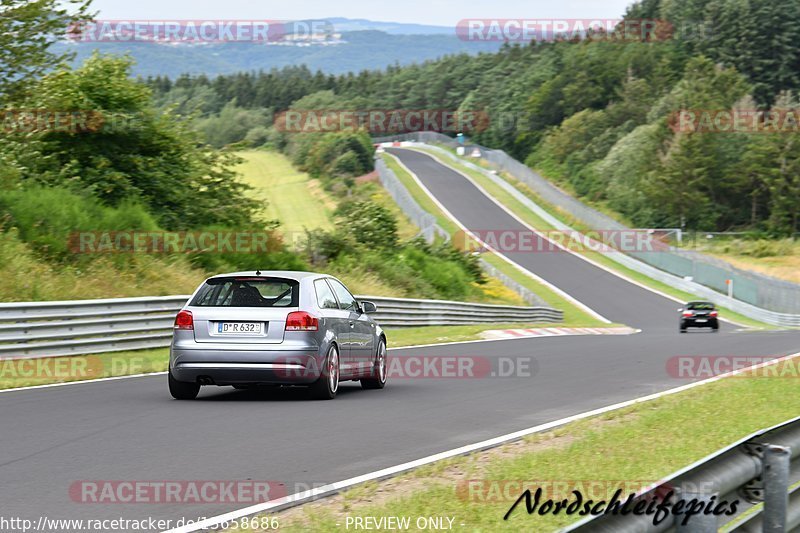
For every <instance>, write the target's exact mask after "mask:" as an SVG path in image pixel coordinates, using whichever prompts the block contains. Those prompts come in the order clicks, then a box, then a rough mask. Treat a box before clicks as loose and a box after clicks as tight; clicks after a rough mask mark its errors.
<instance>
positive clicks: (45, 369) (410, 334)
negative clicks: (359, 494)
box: [0, 323, 562, 390]
mask: <svg viewBox="0 0 800 533" xmlns="http://www.w3.org/2000/svg"><path fill="white" fill-rule="evenodd" d="M557 325H558V326H562V324H560V323H559V324H557ZM552 326H554V324H553V323H541V324H535V323H524V324H523V323H508V324H468V325H463V326H423V327H416V328H388V329H386V336H387V338H388V339H389V348H390V349H392V348H402V347H404V346H416V345H420V344H438V343H448V342H464V341H475V340H480V339H481V333H483V332H484V331H489V330H493V329H515V328H533V327H552ZM168 361H169V348H156V349H152V350H137V351H130V352H111V353H103V354H94V355H73V356H64V357H44V358H38V359H16V360H15V359H0V390H1V389H14V388H20V387H32V386H36V385H50V384H54V383H67V382H70V381H85V380H92V379H100V378H108V377H119V376H130V375H136V374H148V373H151V372H164V371H165V370H167V364H168Z"/></svg>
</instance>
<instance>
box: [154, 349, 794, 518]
mask: <svg viewBox="0 0 800 533" xmlns="http://www.w3.org/2000/svg"><path fill="white" fill-rule="evenodd" d="M798 356H800V353H795V354H791V355H786V356H783V357H779V358H777V359H773V360H771V361H766V362H764V363H759V364H757V365H753V366H750V367H747V368H743V369H739V370H734V371H731V372H726V373H725V374H720V375H719V376H714V377H711V378H708V379H704V380H702V381H695V382H694V383H688V384H686V385H682V386H680V387H676V388H674V389H668V390H665V391H662V392H657V393H654V394H649V395H647V396H642V397H640V398H635V399H633V400H627V401H624V402H620V403H615V404H613V405H609V406H606V407H600V408H598V409H593V410H591V411H586V412H584V413H580V414H577V415H572V416H568V417H566V418H561V419H559V420H554V421H552V422H546V423H544V424H540V425H538V426H534V427H531V428H528V429H523V430H520V431H515V432H514V433H508V434H506V435H501V436H499V437H495V438H492V439H488V440H484V441H480V442H477V443H474V444H468V445H466V446H461V447H460V448H454V449H452V450H447V451H444V452H440V453H437V454H434V455H429V456H427V457H423V458H421V459H416V460H413V461H409V462H407V463H402V464H399V465H396V466H391V467H389V468H384V469H382V470H376V471H374V472H369V473H367V474H362V475H360V476H356V477H352V478H349V479H345V480H343V481H336V482H334V483H330V484H328V485H324V486H322V487H318V488H316V489H312V490H307V491H303V492H298V493H296V494H291V495H289V496H285V497H283V498H279V499H277V500H273V501H269V502H264V503H259V504H256V505H251V506H249V507H245V508H243V509H239V510H236V511H231V512H229V513H225V514H221V515H217V516H212V517H210V518H206V519H205V520H201V521H199V522H195V523H194V524H190V525H186V526H182V527H178V528H174V529H170V530H168V531H167V532H166V533H190V532H194V531H200V530H201V529H207V528H210V527H212V526H215V525H218V524H219V523H221V522H226V521H227V522H229V521H232V520H236V519H238V518H241V517H243V516H248V515H252V514H256V513H262V512H265V511H269V510H272V509H275V508H277V507H287V506H294V505H299V504H301V503H306V500H308V501H313V500H316V499H320V498H322V497H325V496H330V495H332V494H335V493H337V492H340V491H341V490H342V489H346V488H348V487H352V486H354V485H358V484H360V483H364V482H366V481H374V480H377V479H382V478H387V477H391V476H395V475H397V474H400V473H402V472H405V471H408V470H412V469H414V468H418V467H420V466H424V465H426V464H430V463H433V462H436V461H441V460H442V459H449V458H451V457H456V456H459V455H465V454H468V453H471V452H475V451H480V450H484V449H488V448H493V447H496V446H499V445H501V444H505V443H507V442H510V441H514V440H519V439H520V438H522V437H526V436H528V435H531V434H533V433H540V432H542V431H546V430H548V429H553V428H555V427H559V426H563V425H564V424H568V423H570V422H577V421H578V420H583V419H586V418H589V417H592V416H596V415H600V414H604V413H608V412H610V411H615V410H618V409H623V408H625V407H630V406H631V405H636V404H638V403H643V402H648V401H651V400H656V399H658V398H663V397H665V396H670V395H672V394H677V393H679V392H683V391H685V390H689V389H693V388H695V387H699V386H702V385H706V384H709V383H713V382H715V381H719V380H721V379H725V378H728V377H731V376H735V375H738V374H742V373H744V372H748V371H752V370H755V369H757V368H762V367H765V366H770V365H774V364H778V363H780V362H782V361H788V360H790V359H794V358H795V357H798ZM290 504H292V505H290Z"/></svg>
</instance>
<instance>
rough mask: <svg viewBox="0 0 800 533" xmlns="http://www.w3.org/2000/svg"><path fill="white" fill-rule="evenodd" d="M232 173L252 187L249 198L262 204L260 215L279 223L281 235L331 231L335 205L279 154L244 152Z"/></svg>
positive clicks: (308, 177)
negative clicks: (309, 231) (307, 230)
mask: <svg viewBox="0 0 800 533" xmlns="http://www.w3.org/2000/svg"><path fill="white" fill-rule="evenodd" d="M236 155H238V156H239V157H241V158H242V159H244V162H243V163H242V164H241V165H239V166H238V167H237V168H236V170H237V171H238V172H239V173H240V174H241V176H242V180H243V181H244V182H245V183H247V184H248V185H250V186H251V187H253V190H252V191H251V195H252V196H253V197H254V198H256V199H257V200H260V201H263V202H264V207H263V208H262V210H261V214H262V215H263V216H264V217H265V218H267V219H269V220H279V221H280V223H281V227H280V229H281V231H282V232H287V233H289V232H292V233H295V232H296V233H302V232H304V230H306V229H309V230H310V229H317V228H319V229H325V230H330V229H333V223H332V222H331V212H332V211H333V209H335V207H336V203H335V202H334V201H333V200H332V199H331V198H330V197H329V196H328V194H327V193H326V192H325V191H324V190H323V189H322V187H321V185H320V184H319V182H318V181H317V180H313V179H311V177H310V176H309V175H308V174H306V173H305V172H300V171H299V170H297V169H296V168H295V167H294V166H292V163H291V161H289V159H288V158H287V157H286V156H284V155H283V154H280V153H277V152H269V151H265V150H246V151H242V152H237V153H236Z"/></svg>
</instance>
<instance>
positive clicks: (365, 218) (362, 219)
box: [334, 200, 398, 250]
mask: <svg viewBox="0 0 800 533" xmlns="http://www.w3.org/2000/svg"><path fill="white" fill-rule="evenodd" d="M334 214H335V216H336V217H337V218H338V219H339V220H340V221H341V222H342V226H341V229H342V231H344V232H346V233H347V234H349V235H352V236H353V238H354V239H355V240H356V242H358V243H359V244H363V245H365V246H367V247H369V248H373V249H378V250H393V249H395V248H397V240H398V237H397V220H396V219H395V217H394V215H393V214H392V213H391V211H389V210H388V209H386V208H385V207H383V206H382V205H379V204H377V203H375V202H373V201H372V200H359V201H350V202H343V203H342V204H341V205H339V207H338V208H337V210H336V212H335V213H334Z"/></svg>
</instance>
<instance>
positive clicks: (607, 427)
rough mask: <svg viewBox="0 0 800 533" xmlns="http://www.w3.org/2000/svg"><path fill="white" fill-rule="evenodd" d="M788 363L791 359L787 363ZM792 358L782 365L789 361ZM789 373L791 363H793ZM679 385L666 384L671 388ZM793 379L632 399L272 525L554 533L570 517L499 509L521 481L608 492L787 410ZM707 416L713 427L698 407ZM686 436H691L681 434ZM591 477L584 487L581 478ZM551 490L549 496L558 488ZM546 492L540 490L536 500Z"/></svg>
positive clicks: (290, 513) (787, 415) (791, 409)
mask: <svg viewBox="0 0 800 533" xmlns="http://www.w3.org/2000/svg"><path fill="white" fill-rule="evenodd" d="M795 361H796V360H795ZM795 361H790V362H789V364H793V366H794V365H796V364H797V363H796V362H795ZM794 369H795V370H794V372H795V373H794V374H792V375H796V370H797V369H796V366H794ZM681 384H682V382H676V386H678V385H681ZM795 392H796V383H795V380H794V379H780V378H775V377H753V376H744V375H742V376H740V377H731V378H726V379H723V380H720V381H716V382H713V383H708V384H705V385H701V386H699V387H696V388H693V389H689V390H686V391H683V392H680V393H676V394H673V395H669V396H665V397H662V398H659V399H656V400H651V401H647V402H644V403H640V404H636V405H633V406H630V407H627V408H624V409H620V410H617V411H613V412H609V413H606V414H604V415H599V416H596V417H593V418H590V419H586V420H581V421H578V422H574V423H571V424H568V425H566V426H563V427H561V428H558V429H556V430H553V431H548V432H546V433H541V434H536V435H532V436H530V437H527V438H525V439H522V440H520V441H516V442H513V443H509V444H506V445H503V446H500V447H498V448H494V449H492V450H488V451H484V452H481V453H476V454H472V455H468V456H464V457H457V458H453V459H449V460H446V461H441V462H437V463H433V464H431V465H427V466H424V467H421V468H419V469H416V470H414V471H412V472H408V473H406V474H403V475H400V476H397V477H395V478H392V479H390V480H387V481H383V482H370V483H367V484H364V485H360V486H358V487H356V488H354V489H353V490H348V491H345V492H343V493H341V494H338V495H335V496H333V497H331V498H326V499H324V500H321V501H318V502H312V503H309V504H306V505H303V506H300V507H296V508H293V509H289V510H286V511H284V512H281V513H277V514H276V515H274V516H276V517H277V519H278V521H279V523H280V527H281V530H282V531H308V530H312V531H346V530H347V528H346V527H345V525H346V523H347V519H348V517H350V518H351V519H352V518H353V517H367V516H370V517H376V518H377V517H388V516H400V517H411V524H412V527H411V528H410V530H412V531H415V530H419V528H415V527H413V526H414V524H415V520H416V519H417V517H429V516H437V517H447V518H452V519H453V524H454V529H459V530H462V531H542V532H547V531H556V530H558V529H559V528H562V527H564V526H565V525H567V524H569V523H571V522H573V521H575V520H577V519H579V517H576V516H565V515H564V513H561V514H559V515H557V516H554V515H545V516H540V515H538V514H533V515H528V514H527V513H526V512H525V509H524V504H522V505H521V506H518V507H517V509H516V510H515V511H514V512H513V513H512V514H511V516H510V518H509V520H507V521H505V520H503V516H504V514H505V513H506V512H507V511H508V509H509V508H510V507H511V505H512V503H513V502H514V500H515V499H516V498H517V497H518V496H519V494H520V492H521V490H520V489H519V488H518V487H519V486H520V485H512V484H511V483H513V482H522V483H526V484H527V485H526V486H527V487H530V488H531V489H532V490H534V491H535V488H536V487H542V488H543V490H547V491H549V492H550V494H553V492H555V491H556V487H561V489H560V490H561V491H563V492H566V493H567V494H566V496H565V497H570V495H569V491H570V490H572V489H573V488H582V489H583V493H584V495H585V497H588V496H591V497H592V498H594V499H595V500H597V499H602V498H606V499H607V498H609V497H610V496H611V495H612V494H613V492H614V491H615V490H617V488H623V487H627V488H629V490H630V489H633V491H635V490H638V489H639V488H642V487H643V486H644V485H648V484H649V483H650V482H653V481H656V480H659V479H661V478H663V477H665V476H667V475H669V474H671V473H672V472H674V471H677V470H678V469H680V468H682V467H684V466H686V465H688V464H691V463H692V462H694V461H697V460H699V459H701V458H703V457H705V456H707V455H709V454H711V453H713V452H715V451H717V450H718V449H720V448H722V447H724V446H727V445H729V444H730V443H732V442H735V441H736V440H739V439H741V438H743V437H745V436H747V435H748V434H750V433H752V432H755V431H758V430H760V429H763V428H765V427H769V426H771V425H775V424H778V423H781V422H783V421H785V420H788V419H791V418H793V417H795V416H796V415H797V410H796V407H795V405H794V403H793V402H791V401H787V400H786V398H787V397H793V395H794V394H795ZM700 409H702V411H703V412H707V413H714V424H713V426H709V425H708V421H707V419H706V418H707V417H703V416H697V415H698V412H699V410H700ZM687 435H691V436H692V437H691V438H688V439H687V438H686V436H687ZM590 484H591V485H590ZM560 494H561V493H560V492H557V493H556V495H560ZM545 498H546V497H545Z"/></svg>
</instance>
